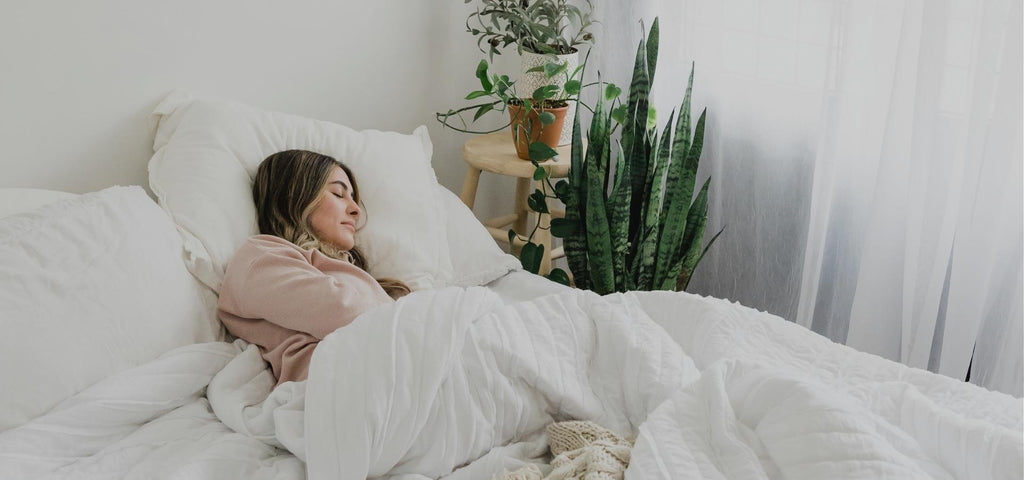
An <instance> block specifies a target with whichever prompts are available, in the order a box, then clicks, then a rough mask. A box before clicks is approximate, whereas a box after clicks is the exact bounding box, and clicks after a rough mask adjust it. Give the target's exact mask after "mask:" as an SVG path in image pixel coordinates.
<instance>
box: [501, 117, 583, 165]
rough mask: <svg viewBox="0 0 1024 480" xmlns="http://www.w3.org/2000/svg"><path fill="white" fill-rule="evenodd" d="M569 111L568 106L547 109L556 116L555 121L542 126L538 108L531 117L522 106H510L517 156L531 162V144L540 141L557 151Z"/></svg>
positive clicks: (513, 140) (513, 139)
mask: <svg viewBox="0 0 1024 480" xmlns="http://www.w3.org/2000/svg"><path fill="white" fill-rule="evenodd" d="M568 110H569V107H568V106H565V107H559V108H545V109H544V111H545V112H551V113H552V114H554V115H555V121H554V122H551V124H550V125H541V123H540V112H538V111H537V109H536V108H534V109H533V110H532V111H531V112H530V114H529V115H524V114H523V107H522V106H520V105H512V104H509V105H508V114H509V117H510V118H511V119H512V142H513V143H515V145H516V155H518V156H519V158H521V159H523V160H529V159H530V144H531V143H533V142H536V141H538V140H539V141H540V142H543V143H544V144H545V145H547V146H549V147H551V148H555V149H557V148H558V144H559V139H560V137H561V135H562V126H563V125H564V124H565V112H567V111H568ZM531 127H532V128H531ZM544 160H547V159H544Z"/></svg>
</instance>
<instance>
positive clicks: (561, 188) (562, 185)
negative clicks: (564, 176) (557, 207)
mask: <svg viewBox="0 0 1024 480" xmlns="http://www.w3.org/2000/svg"><path fill="white" fill-rule="evenodd" d="M570 189H571V187H570V186H569V182H567V181H565V180H559V181H558V183H555V196H556V197H558V199H559V200H561V201H562V202H563V203H564V202H565V199H566V198H567V197H568V196H569V194H570V191H571V190H570Z"/></svg>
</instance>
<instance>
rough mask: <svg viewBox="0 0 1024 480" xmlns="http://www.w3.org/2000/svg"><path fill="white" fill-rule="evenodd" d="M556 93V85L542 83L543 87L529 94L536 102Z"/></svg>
mask: <svg viewBox="0 0 1024 480" xmlns="http://www.w3.org/2000/svg"><path fill="white" fill-rule="evenodd" d="M557 94H558V85H544V86H543V87H540V88H538V89H536V90H534V91H533V95H531V98H533V99H534V100H536V101H537V102H543V101H544V100H547V99H549V98H552V97H554V96H555V95H557Z"/></svg>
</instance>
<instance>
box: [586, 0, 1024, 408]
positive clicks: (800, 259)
mask: <svg viewBox="0 0 1024 480" xmlns="http://www.w3.org/2000/svg"><path fill="white" fill-rule="evenodd" d="M595 7H596V9H597V10H598V14H599V18H601V19H602V21H603V27H604V30H603V31H602V32H601V36H600V37H599V38H598V41H597V45H596V47H595V48H594V50H593V53H592V55H591V62H592V65H594V66H595V67H597V68H599V69H600V70H601V72H602V77H603V78H604V79H606V80H611V81H613V82H615V83H617V84H619V85H621V86H626V85H628V83H629V73H630V70H631V67H632V58H633V55H634V52H635V48H636V44H637V41H638V39H639V36H640V23H639V20H640V19H643V20H644V23H645V24H646V25H647V26H648V27H649V26H650V24H651V21H652V20H653V18H654V16H655V15H657V16H658V17H659V18H660V25H661V49H660V51H661V54H660V57H659V63H658V71H657V76H656V79H655V92H654V95H655V97H656V98H655V103H656V105H657V106H658V109H659V118H661V119H665V118H667V117H668V112H669V111H671V109H672V108H674V107H676V106H677V105H678V104H679V103H680V102H681V100H682V93H683V89H684V88H685V85H686V76H687V75H688V74H689V69H690V65H691V62H694V63H695V65H696V75H695V85H694V106H695V107H694V115H697V114H699V111H700V110H699V109H700V107H707V108H708V123H707V125H708V128H707V133H706V138H705V153H704V156H703V157H702V165H701V168H702V174H703V175H711V176H712V187H711V188H712V190H711V197H712V199H711V200H712V203H711V208H710V215H711V219H710V224H709V228H708V231H717V230H718V228H720V227H721V226H723V225H724V226H725V233H724V234H723V235H722V237H720V238H719V240H718V243H716V244H715V246H714V247H713V248H712V250H711V251H710V252H709V253H708V256H707V257H705V259H704V261H703V263H702V264H701V265H700V267H699V268H698V269H697V272H696V275H695V277H694V280H693V283H692V284H691V288H690V289H691V291H695V292H698V293H704V294H710V295H714V296H719V297H726V298H730V299H732V300H736V301H740V302H742V303H743V304H745V305H748V306H751V307H755V308H758V309H762V310H767V311H769V312H772V313H775V314H778V315H780V316H782V317H784V318H787V319H789V320H793V321H796V322H798V323H800V324H802V325H804V326H807V327H809V328H812V329H813V330H815V331H817V332H819V333H821V334H823V335H826V336H828V337H830V338H832V339H833V340H835V341H838V342H843V343H846V344H848V345H850V346H852V347H855V348H857V349H859V350H863V351H867V352H871V353H876V354H879V355H882V356H885V357H887V358H891V359H893V360H897V361H900V362H903V363H906V364H908V365H912V366H916V367H921V368H928V369H930V370H932V371H937V372H940V373H943V374H947V375H950V376H953V377H956V378H961V379H963V378H964V377H965V376H966V375H967V373H968V368H970V372H971V381H972V382H974V383H977V384H979V385H982V386H985V387H988V388H992V389H997V390H1001V391H1004V392H1008V393H1011V394H1014V395H1017V396H1020V395H1021V394H1022V388H1024V387H1022V351H1024V339H1022V335H1024V332H1022V324H1024V311H1022V307H1021V305H1022V289H1024V285H1022V261H1024V258H1022V241H1024V234H1022V218H1024V211H1022V204H1024V194H1022V186H1021V184H1022V175H1024V173H1022V169H1021V164H1022V156H1024V153H1022V147H1021V138H1022V128H1024V125H1022V98H1021V97H1022V96H1021V91H1022V85H1024V83H1022V73H1021V69H1022V67H1021V65H1022V50H1021V45H1022V38H1021V24H1022V20H1021V15H1022V13H1021V2H1020V1H1019V0H991V1H986V0H904V1H901V0H846V1H843V0H683V1H680V0H640V1H634V2H612V1H605V2H598V3H597V4H596V5H595ZM590 71H591V72H592V71H593V69H591V70H590Z"/></svg>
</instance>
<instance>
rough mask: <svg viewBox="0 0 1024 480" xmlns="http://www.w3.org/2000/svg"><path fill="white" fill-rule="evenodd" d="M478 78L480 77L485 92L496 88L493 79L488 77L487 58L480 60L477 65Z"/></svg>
mask: <svg viewBox="0 0 1024 480" xmlns="http://www.w3.org/2000/svg"><path fill="white" fill-rule="evenodd" d="M476 78H479V79H480V86H481V87H483V90H484V91H485V92H490V91H491V89H492V88H494V85H492V84H491V80H490V79H489V78H488V77H487V60H480V63H478V64H477V65H476Z"/></svg>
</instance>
